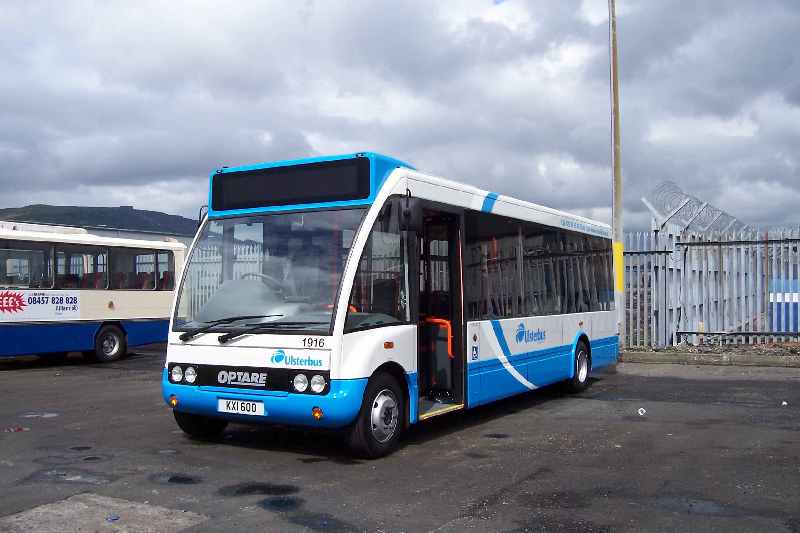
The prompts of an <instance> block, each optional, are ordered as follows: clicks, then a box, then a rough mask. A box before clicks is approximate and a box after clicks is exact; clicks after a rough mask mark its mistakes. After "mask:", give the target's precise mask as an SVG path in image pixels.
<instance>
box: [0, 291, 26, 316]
mask: <svg viewBox="0 0 800 533" xmlns="http://www.w3.org/2000/svg"><path fill="white" fill-rule="evenodd" d="M23 309H25V300H23V299H22V295H21V294H17V293H16V292H11V291H2V292H0V313H19V312H20V311H22V310H23Z"/></svg>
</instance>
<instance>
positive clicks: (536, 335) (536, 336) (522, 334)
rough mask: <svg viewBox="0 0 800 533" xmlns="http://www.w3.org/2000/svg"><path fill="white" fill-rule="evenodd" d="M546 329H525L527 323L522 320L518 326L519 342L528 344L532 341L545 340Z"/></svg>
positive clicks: (517, 337)
mask: <svg viewBox="0 0 800 533" xmlns="http://www.w3.org/2000/svg"><path fill="white" fill-rule="evenodd" d="M546 333H547V332H546V331H545V330H543V329H536V330H533V329H525V324H523V323H522V322H520V324H519V326H517V336H516V340H517V344H522V343H525V344H528V343H531V342H544V340H545V337H546Z"/></svg>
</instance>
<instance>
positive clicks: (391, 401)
mask: <svg viewBox="0 0 800 533" xmlns="http://www.w3.org/2000/svg"><path fill="white" fill-rule="evenodd" d="M397 419H398V408H397V399H396V398H395V396H394V393H392V391H390V390H389V389H383V390H382V391H380V392H379V393H378V394H377V395H376V396H375V400H373V402H372V411H371V413H370V422H371V426H372V436H373V437H375V440H377V441H378V442H386V441H388V440H389V439H391V438H392V436H393V435H394V433H395V431H396V430H397V421H398V420H397Z"/></svg>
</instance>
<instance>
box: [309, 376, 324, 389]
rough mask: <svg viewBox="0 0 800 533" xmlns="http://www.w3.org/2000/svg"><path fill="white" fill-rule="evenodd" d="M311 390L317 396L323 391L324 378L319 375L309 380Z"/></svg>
mask: <svg viewBox="0 0 800 533" xmlns="http://www.w3.org/2000/svg"><path fill="white" fill-rule="evenodd" d="M311 390H312V391H314V392H316V393H317V394H319V393H320V392H322V391H324V390H325V378H324V377H322V376H320V375H319V374H315V375H314V377H312V378H311Z"/></svg>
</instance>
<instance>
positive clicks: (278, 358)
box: [271, 350, 286, 365]
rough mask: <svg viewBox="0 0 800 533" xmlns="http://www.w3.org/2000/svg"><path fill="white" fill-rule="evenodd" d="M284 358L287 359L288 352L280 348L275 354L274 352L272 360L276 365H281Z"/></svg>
mask: <svg viewBox="0 0 800 533" xmlns="http://www.w3.org/2000/svg"><path fill="white" fill-rule="evenodd" d="M284 359H286V352H284V351H283V350H278V351H276V352H275V353H274V354H272V359H271V361H272V362H273V363H275V364H276V365H279V364H281V363H282V362H283V360H284Z"/></svg>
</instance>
